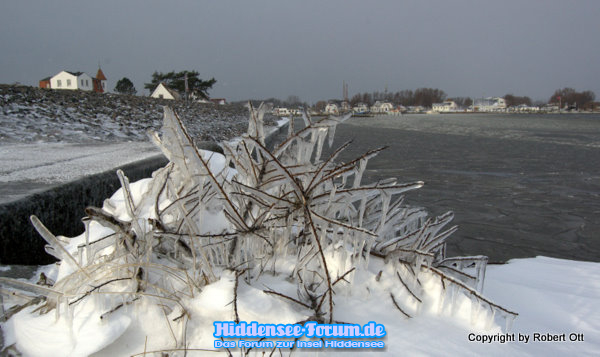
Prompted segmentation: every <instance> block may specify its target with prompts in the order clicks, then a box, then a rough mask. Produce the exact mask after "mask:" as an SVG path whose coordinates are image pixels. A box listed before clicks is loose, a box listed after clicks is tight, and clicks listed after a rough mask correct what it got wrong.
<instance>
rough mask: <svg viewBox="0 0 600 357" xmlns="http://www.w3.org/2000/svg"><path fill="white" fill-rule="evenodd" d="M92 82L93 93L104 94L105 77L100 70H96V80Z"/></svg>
mask: <svg viewBox="0 0 600 357" xmlns="http://www.w3.org/2000/svg"><path fill="white" fill-rule="evenodd" d="M93 80H94V92H98V93H104V92H106V76H105V75H104V72H102V69H100V68H98V72H97V73H96V78H94V79H93Z"/></svg>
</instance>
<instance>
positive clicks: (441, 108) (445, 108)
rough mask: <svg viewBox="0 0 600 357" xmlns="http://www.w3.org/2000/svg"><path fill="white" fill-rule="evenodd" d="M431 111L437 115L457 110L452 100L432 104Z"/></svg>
mask: <svg viewBox="0 0 600 357" xmlns="http://www.w3.org/2000/svg"><path fill="white" fill-rule="evenodd" d="M431 110H432V111H434V112H438V113H448V112H455V111H457V110H458V105H456V103H455V102H454V101H452V100H445V101H444V102H443V103H433V105H432V106H431Z"/></svg>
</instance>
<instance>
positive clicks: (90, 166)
mask: <svg viewBox="0 0 600 357" xmlns="http://www.w3.org/2000/svg"><path fill="white" fill-rule="evenodd" d="M159 154H160V151H159V150H158V149H157V148H156V147H155V146H154V145H152V144H151V143H148V142H123V143H112V144H67V143H37V144H11V145H0V202H7V201H11V200H14V199H17V198H19V197H23V196H25V195H27V194H31V193H34V192H38V191H40V190H43V189H45V188H48V187H50V186H52V185H56V184H61V183H65V182H69V181H72V180H75V179H78V178H81V177H84V176H88V175H93V174H98V173H101V172H105V171H108V170H112V169H114V168H116V167H119V166H123V165H126V164H129V163H132V162H135V161H139V160H143V159H146V158H149V157H152V156H156V155H159Z"/></svg>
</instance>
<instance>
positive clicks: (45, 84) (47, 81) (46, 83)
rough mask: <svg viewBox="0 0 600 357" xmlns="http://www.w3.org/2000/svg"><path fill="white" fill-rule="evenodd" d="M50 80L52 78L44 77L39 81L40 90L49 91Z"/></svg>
mask: <svg viewBox="0 0 600 357" xmlns="http://www.w3.org/2000/svg"><path fill="white" fill-rule="evenodd" d="M50 78H52V77H46V78H44V79H40V88H46V89H50Z"/></svg>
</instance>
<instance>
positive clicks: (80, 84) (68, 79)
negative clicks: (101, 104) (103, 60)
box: [50, 71, 94, 91]
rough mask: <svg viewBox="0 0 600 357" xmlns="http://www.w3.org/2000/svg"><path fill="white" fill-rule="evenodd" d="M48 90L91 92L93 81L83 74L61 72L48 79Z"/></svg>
mask: <svg viewBox="0 0 600 357" xmlns="http://www.w3.org/2000/svg"><path fill="white" fill-rule="evenodd" d="M50 88H52V89H70V90H76V89H79V90H85V91H91V90H93V89H94V80H93V78H92V77H91V76H90V75H89V74H87V73H84V72H69V71H62V72H60V73H58V74H57V75H55V76H54V77H52V78H50Z"/></svg>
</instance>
